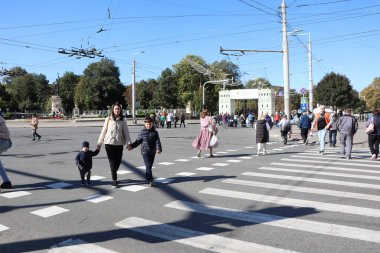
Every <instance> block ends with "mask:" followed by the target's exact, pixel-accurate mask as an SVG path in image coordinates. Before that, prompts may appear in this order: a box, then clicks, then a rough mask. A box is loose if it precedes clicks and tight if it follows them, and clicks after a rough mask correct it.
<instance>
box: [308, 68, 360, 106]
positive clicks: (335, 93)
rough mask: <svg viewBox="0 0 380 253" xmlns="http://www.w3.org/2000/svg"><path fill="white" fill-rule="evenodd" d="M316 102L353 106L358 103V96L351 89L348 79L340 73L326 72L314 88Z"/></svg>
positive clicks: (328, 104)
mask: <svg viewBox="0 0 380 253" xmlns="http://www.w3.org/2000/svg"><path fill="white" fill-rule="evenodd" d="M314 94H315V98H316V100H317V103H319V104H324V105H327V106H332V107H333V109H334V110H337V108H341V109H345V108H354V106H355V105H356V104H357V103H358V100H359V98H358V96H355V91H354V90H353V89H352V86H351V84H350V80H349V79H348V78H347V77H346V76H344V75H340V74H336V73H334V72H331V73H329V74H326V75H325V76H324V77H323V78H322V80H321V81H320V82H319V83H318V84H317V86H316V87H315V90H314Z"/></svg>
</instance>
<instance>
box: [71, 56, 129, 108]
mask: <svg viewBox="0 0 380 253" xmlns="http://www.w3.org/2000/svg"><path fill="white" fill-rule="evenodd" d="M119 76H120V73H119V68H118V67H116V66H115V62H114V61H112V60H109V59H107V58H104V59H102V60H101V61H99V62H95V63H91V64H90V65H89V66H88V67H87V68H86V69H85V70H84V72H83V76H82V78H81V79H80V81H79V85H78V86H77V88H76V90H75V102H76V103H77V104H78V106H79V107H82V108H83V109H98V110H99V109H104V108H107V106H110V105H112V104H113V103H115V102H120V103H121V104H122V106H123V107H124V108H125V100H124V98H123V94H124V91H125V87H124V86H123V85H122V83H121V82H120V78H119Z"/></svg>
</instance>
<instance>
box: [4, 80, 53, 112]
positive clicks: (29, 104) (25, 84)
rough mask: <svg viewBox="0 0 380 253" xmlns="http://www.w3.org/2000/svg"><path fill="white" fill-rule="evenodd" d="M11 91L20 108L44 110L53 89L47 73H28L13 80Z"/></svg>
mask: <svg viewBox="0 0 380 253" xmlns="http://www.w3.org/2000/svg"><path fill="white" fill-rule="evenodd" d="M9 93H10V94H11V97H12V100H13V103H14V104H15V105H17V109H18V110H20V111H25V110H27V111H43V110H44V106H45V103H46V101H47V100H48V99H49V97H50V94H51V89H50V87H49V82H48V81H47V79H46V76H45V75H42V74H39V75H37V74H29V73H28V74H24V75H22V76H18V77H15V78H13V79H12V80H11V83H10V84H9Z"/></svg>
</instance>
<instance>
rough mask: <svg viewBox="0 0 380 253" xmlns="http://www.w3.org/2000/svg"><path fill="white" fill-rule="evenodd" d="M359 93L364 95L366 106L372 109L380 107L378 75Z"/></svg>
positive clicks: (379, 81)
mask: <svg viewBox="0 0 380 253" xmlns="http://www.w3.org/2000/svg"><path fill="white" fill-rule="evenodd" d="M361 95H362V96H363V97H364V100H365V102H366V105H367V108H368V109H369V110H371V111H374V110H375V109H376V108H379V107H380V77H376V78H375V79H373V81H372V83H371V84H370V85H369V86H368V87H366V88H365V89H363V91H362V92H361Z"/></svg>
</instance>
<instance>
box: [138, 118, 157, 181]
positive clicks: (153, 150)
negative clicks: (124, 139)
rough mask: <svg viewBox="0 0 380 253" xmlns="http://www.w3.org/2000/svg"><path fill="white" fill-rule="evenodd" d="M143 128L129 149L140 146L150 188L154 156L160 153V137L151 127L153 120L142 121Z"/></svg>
mask: <svg viewBox="0 0 380 253" xmlns="http://www.w3.org/2000/svg"><path fill="white" fill-rule="evenodd" d="M144 125H145V127H144V128H143V129H142V130H141V132H140V133H139V135H138V137H137V139H136V141H135V142H134V143H132V144H131V148H132V149H134V148H135V147H137V146H139V145H140V144H141V155H142V157H143V159H144V164H145V169H146V170H145V178H146V181H147V182H148V183H149V184H150V186H152V187H153V186H155V183H154V181H153V175H152V167H153V162H154V158H155V156H156V154H160V153H161V152H162V147H161V141H160V136H159V135H158V132H157V131H156V129H155V128H154V126H153V119H152V118H151V117H146V118H145V120H144Z"/></svg>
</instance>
